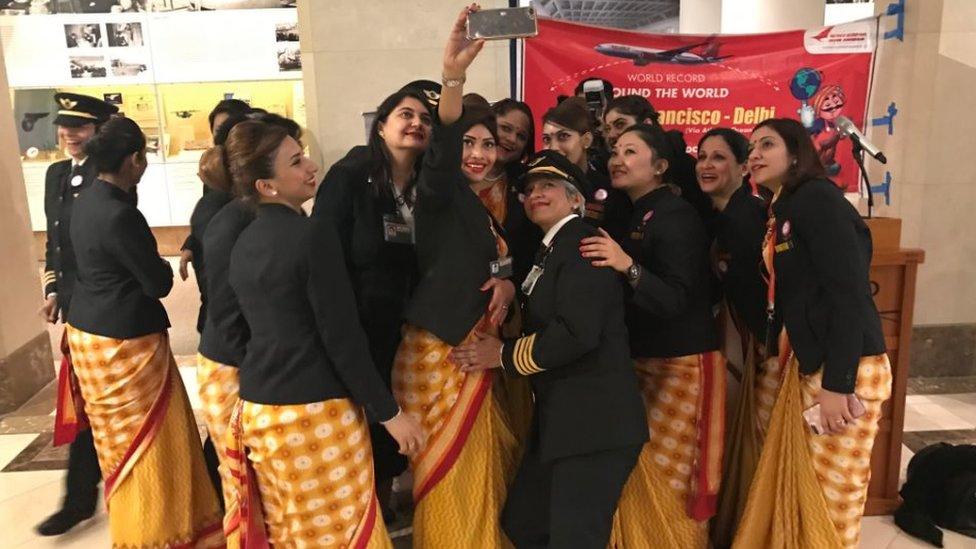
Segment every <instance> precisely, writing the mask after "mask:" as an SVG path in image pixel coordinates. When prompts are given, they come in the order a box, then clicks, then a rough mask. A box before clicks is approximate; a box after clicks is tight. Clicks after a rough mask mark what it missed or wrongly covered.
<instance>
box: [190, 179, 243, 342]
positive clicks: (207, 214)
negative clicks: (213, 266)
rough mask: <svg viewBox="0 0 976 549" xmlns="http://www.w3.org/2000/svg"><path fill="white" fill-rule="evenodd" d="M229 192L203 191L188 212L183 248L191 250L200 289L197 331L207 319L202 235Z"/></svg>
mask: <svg viewBox="0 0 976 549" xmlns="http://www.w3.org/2000/svg"><path fill="white" fill-rule="evenodd" d="M231 198H233V197H232V196H231V194H230V193H225V192H223V191H219V190H216V189H211V191H210V192H207V193H204V194H203V196H201V197H200V200H197V204H196V206H194V207H193V213H192V214H190V235H189V236H187V238H186V242H185V243H184V244H183V246H184V248H189V250H190V251H191V252H193V273H194V274H195V275H196V279H197V288H199V290H200V312H199V313H198V314H197V332H201V333H202V332H203V324H204V322H205V321H206V319H207V298H208V297H209V295H208V292H207V274H208V273H207V261H206V252H205V250H204V249H203V235H204V233H205V231H206V230H207V225H208V224H209V223H210V220H211V219H213V216H214V215H216V214H217V212H219V211H220V209H221V208H223V207H224V206H225V205H226V204H227V203H228V202H230V200H231Z"/></svg>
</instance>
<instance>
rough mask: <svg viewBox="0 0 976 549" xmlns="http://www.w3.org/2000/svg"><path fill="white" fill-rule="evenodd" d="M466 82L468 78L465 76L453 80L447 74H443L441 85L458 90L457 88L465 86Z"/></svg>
mask: <svg viewBox="0 0 976 549" xmlns="http://www.w3.org/2000/svg"><path fill="white" fill-rule="evenodd" d="M466 80H467V77H466V76H465V75H463V74H462V75H461V76H459V77H457V78H451V77H449V76H447V75H446V74H442V75H441V83H442V84H444V87H445V88H456V87H458V86H460V85H461V84H464V82H465V81H466Z"/></svg>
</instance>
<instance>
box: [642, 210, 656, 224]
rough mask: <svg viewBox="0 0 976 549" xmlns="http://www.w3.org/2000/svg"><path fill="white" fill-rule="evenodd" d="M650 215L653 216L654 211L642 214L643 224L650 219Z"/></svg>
mask: <svg viewBox="0 0 976 549" xmlns="http://www.w3.org/2000/svg"><path fill="white" fill-rule="evenodd" d="M652 215H654V210H651V211H649V212H647V213H646V214H644V219H643V221H644V223H647V221H648V220H649V219H651V216H652Z"/></svg>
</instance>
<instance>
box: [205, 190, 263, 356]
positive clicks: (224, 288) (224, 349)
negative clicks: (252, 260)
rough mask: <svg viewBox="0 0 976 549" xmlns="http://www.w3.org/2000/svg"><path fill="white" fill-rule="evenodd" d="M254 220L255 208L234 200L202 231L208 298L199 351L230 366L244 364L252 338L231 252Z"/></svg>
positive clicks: (213, 192) (214, 192) (212, 192)
mask: <svg viewBox="0 0 976 549" xmlns="http://www.w3.org/2000/svg"><path fill="white" fill-rule="evenodd" d="M217 192H218V191H211V192H210V193H208V195H212V194H216V193H217ZM253 220H254V209H253V208H251V207H250V206H249V205H247V204H245V203H243V202H241V201H240V200H231V201H230V202H228V203H227V204H226V205H225V206H224V207H223V208H221V209H220V211H219V212H217V214H216V215H214V216H213V219H211V220H210V223H209V224H208V225H207V230H206V231H205V232H204V233H203V242H202V246H201V252H202V254H203V255H205V256H206V257H207V277H206V280H207V289H206V292H207V296H208V301H207V314H206V317H205V319H206V322H204V325H203V331H202V332H201V333H200V349H199V351H200V354H202V355H203V356H205V357H207V358H209V359H210V360H213V361H215V362H219V363H221V364H226V365H227V366H239V365H240V364H241V362H242V361H243V360H244V352H245V349H246V347H247V340H248V339H250V338H251V331H250V329H249V328H248V326H247V321H246V320H244V313H242V312H241V306H240V304H239V303H238V302H237V294H235V293H234V289H233V288H231V286H230V254H231V250H233V248H234V244H236V243H237V238H238V237H239V236H240V235H241V233H242V232H244V229H246V228H247V226H248V225H250V224H251V221H253Z"/></svg>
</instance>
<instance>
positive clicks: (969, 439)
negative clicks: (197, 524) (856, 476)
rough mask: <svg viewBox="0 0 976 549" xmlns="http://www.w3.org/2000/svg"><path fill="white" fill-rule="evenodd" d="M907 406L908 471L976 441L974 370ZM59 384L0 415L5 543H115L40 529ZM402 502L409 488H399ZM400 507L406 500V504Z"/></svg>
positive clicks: (915, 392) (876, 526) (403, 523)
mask: <svg viewBox="0 0 976 549" xmlns="http://www.w3.org/2000/svg"><path fill="white" fill-rule="evenodd" d="M178 362H179V363H180V365H181V367H180V373H181V374H182V377H183V380H184V383H185V385H186V387H187V390H188V391H187V392H188V393H189V395H190V400H191V402H192V404H193V406H194V408H195V409H198V408H199V400H198V399H197V398H196V378H195V372H194V368H193V366H192V364H193V358H192V357H189V356H186V357H180V358H179V359H178ZM909 393H910V394H909V396H908V397H907V408H906V414H905V431H906V432H905V444H904V446H903V447H902V476H903V478H904V470H905V467H906V466H907V464H908V460H909V459H911V457H912V456H913V455H914V452H916V451H918V450H920V449H921V448H924V447H925V446H927V445H929V444H932V443H934V442H938V441H948V442H953V443H957V444H958V443H970V444H973V443H976V377H974V378H953V379H952V380H951V381H948V380H945V379H938V378H931V379H925V378H917V379H913V380H912V382H911V383H910V388H909ZM53 402H54V387H53V385H52V386H49V387H47V388H46V389H44V390H42V391H41V392H40V393H38V394H37V395H36V396H35V397H34V398H33V399H32V400H31V401H30V402H28V403H27V404H25V405H24V406H22V407H21V408H20V409H19V410H17V411H16V412H13V413H11V414H8V415H6V416H3V417H0V532H3V534H2V535H0V539H2V541H0V546H2V547H3V548H17V547H78V548H93V547H109V546H110V542H109V534H108V521H107V517H106V515H105V511H104V508H103V507H102V506H101V505H100V506H99V510H98V513H97V514H96V515H95V517H94V518H93V519H91V520H89V521H86V522H84V523H82V524H81V525H79V526H78V527H76V528H75V529H74V530H72V531H71V532H69V533H68V534H65V535H64V536H61V537H57V538H44V537H40V536H37V535H36V534H35V533H34V530H33V528H34V525H35V524H37V523H38V522H40V521H41V520H43V519H44V518H45V517H46V516H47V515H48V514H49V513H51V512H52V511H54V510H55V509H56V508H57V507H58V504H59V502H60V498H61V488H62V482H63V476H64V467H65V463H66V460H67V452H66V449H65V448H52V447H51V422H52V420H53V417H52V416H53V411H52V410H53ZM398 495H399V496H401V497H400V498H398V499H399V500H400V501H401V502H405V500H406V499H408V494H407V493H405V492H404V493H400V494H398ZM401 507H406V505H402V504H401ZM401 515H402V516H401V518H400V519H398V520H397V521H396V523H395V524H394V525H392V527H391V528H390V530H391V534H392V535H393V536H394V542H395V546H396V547H398V548H402V549H407V548H409V547H410V528H409V510H405V511H401ZM861 547H862V548H864V549H884V548H892V549H909V548H916V547H917V548H922V547H931V546H930V545H928V544H926V543H924V542H922V541H920V540H917V539H915V538H912V537H910V536H908V535H907V534H905V533H903V532H901V531H900V530H899V529H898V528H897V527H896V526H895V525H894V523H893V522H892V519H891V517H867V518H865V519H864V522H863V534H862V541H861ZM945 547H947V548H949V549H964V548H965V549H972V548H974V547H976V540H974V539H972V538H967V537H964V536H961V535H959V534H956V533H953V532H949V531H946V532H945Z"/></svg>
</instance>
